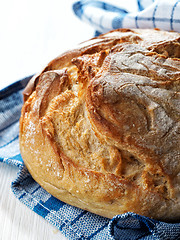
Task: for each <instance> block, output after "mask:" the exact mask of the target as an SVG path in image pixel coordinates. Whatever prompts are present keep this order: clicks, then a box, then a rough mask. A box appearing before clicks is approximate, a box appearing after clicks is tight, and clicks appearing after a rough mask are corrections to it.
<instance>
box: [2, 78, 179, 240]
mask: <svg viewBox="0 0 180 240" xmlns="http://www.w3.org/2000/svg"><path fill="white" fill-rule="evenodd" d="M29 79H30V78H26V79H24V80H22V81H18V82H16V83H14V84H13V85H11V86H9V87H7V88H6V89H4V90H2V91H0V162H4V163H7V164H10V165H15V166H17V167H18V168H19V172H18V175H17V177H16V179H15V180H14V181H13V182H12V191H13V192H14V194H15V196H16V197H17V198H18V199H19V200H20V201H21V202H22V203H24V204H25V205H26V206H27V207H29V208H30V209H32V210H33V211H34V212H36V213H37V214H39V215H40V216H42V217H43V218H45V219H46V220H47V221H48V222H49V223H51V224H53V225H54V226H55V227H57V228H58V229H59V230H60V231H61V232H62V233H63V234H64V235H65V236H66V237H67V238H68V239H72V240H76V239H79V240H80V239H89V240H90V239H91V240H95V239H96V240H101V239H102V240H103V239H104V240H108V239H121V240H128V239H129V240H135V239H141V240H152V239H159V240H161V239H162V240H166V239H167V240H171V239H174V240H177V239H180V223H176V224H175V223H174V224H173V223H172V224H170V223H164V222H159V221H155V220H152V219H149V218H147V217H143V216H139V215H137V214H134V213H126V214H123V215H118V216H115V217H114V218H113V219H112V220H110V219H107V218H104V217H101V216H98V215H95V214H92V213H90V212H87V211H84V210H82V209H79V208H76V207H73V206H70V205H68V204H66V203H64V202H61V201H59V200H58V199H56V198H54V197H53V196H52V195H50V194H49V193H47V192H46V191H45V190H44V189H43V188H42V187H41V186H40V185H39V184H38V183H36V182H35V181H34V180H33V179H32V177H31V175H30V174H29V172H28V170H27V168H26V167H25V165H24V163H23V160H22V158H21V155H20V151H19V117H20V113H21V107H22V104H23V99H22V89H23V88H24V86H25V85H26V83H27V82H28V80H29Z"/></svg>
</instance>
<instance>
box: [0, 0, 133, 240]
mask: <svg viewBox="0 0 180 240" xmlns="http://www.w3.org/2000/svg"><path fill="white" fill-rule="evenodd" d="M73 2H74V1H73V0H66V1H62V0H51V1H50V0H6V1H2V0H1V5H0V89H2V88H4V87H6V86H7V85H9V84H11V83H13V82H15V81H17V80H19V79H21V78H24V77H26V76H29V75H32V74H34V73H36V72H39V71H40V70H41V69H42V68H43V67H44V66H45V65H46V64H47V63H48V62H49V61H50V60H52V59H53V58H54V57H56V56H57V55H59V54H60V53H62V52H64V51H65V50H67V49H70V48H72V47H73V46H75V45H76V44H78V43H80V42H82V41H84V40H87V39H89V38H91V37H93V34H94V29H92V28H91V27H90V26H89V25H87V24H85V23H82V22H81V21H80V20H79V19H78V18H77V17H76V16H75V15H74V13H73V11H72V3H73ZM109 2H111V3H113V2H118V4H119V5H121V4H122V5H125V6H127V7H129V8H130V9H131V10H133V9H135V8H136V7H135V6H136V4H135V1H133V0H132V1H131V0H126V1H124V0H117V1H115V0H112V1H109ZM17 170H18V169H17V168H16V167H11V166H9V165H6V164H2V163H0V240H49V239H50V240H51V239H52V240H54V239H62V240H63V239H65V238H64V237H63V236H62V234H61V233H60V232H59V231H58V230H57V229H55V228H54V227H53V226H51V225H50V224H49V223H48V222H47V221H45V220H44V219H43V218H42V217H40V216H39V215H37V214H35V213H34V212H33V211H31V210H30V209H28V208H27V207H26V206H24V205H23V204H21V203H20V202H19V201H18V200H17V199H16V198H15V197H14V195H13V194H12V192H11V189H10V184H11V182H12V180H13V179H14V178H15V176H16V173H17Z"/></svg>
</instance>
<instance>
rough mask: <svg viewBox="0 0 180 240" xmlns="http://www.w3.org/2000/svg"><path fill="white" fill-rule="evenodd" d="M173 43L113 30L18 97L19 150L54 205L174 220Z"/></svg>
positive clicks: (178, 66) (176, 68) (151, 33)
mask: <svg viewBox="0 0 180 240" xmlns="http://www.w3.org/2000/svg"><path fill="white" fill-rule="evenodd" d="M179 39H180V35H179V34H178V33H170V32H163V31H160V30H137V29H134V30H130V29H119V30H115V31H111V32H109V33H107V34H104V35H101V36H99V37H98V38H95V39H92V40H90V41H87V42H85V43H82V44H81V45H79V47H78V48H77V49H75V50H72V51H68V52H66V53H64V54H62V55H61V56H59V57H57V58H56V59H54V60H53V61H52V62H50V63H49V64H48V65H47V66H46V67H45V68H44V70H43V71H42V72H41V73H40V74H38V75H37V76H35V77H34V79H33V80H32V81H31V83H30V84H29V85H28V87H27V88H26V90H25V93H24V94H25V96H26V97H25V100H26V101H25V103H24V106H23V108H22V115H21V119H20V149H21V154H22V157H23V159H24V162H25V164H26V166H27V168H28V170H29V171H30V173H31V174H32V176H33V178H34V179H35V180H36V181H37V182H38V183H39V184H40V185H42V186H43V187H44V188H45V189H46V190H47V191H49V192H50V193H51V194H53V195H54V196H55V197H57V198H59V199H60V200H62V201H65V202H67V203H69V204H72V205H74V206H77V207H80V208H83V209H86V210H88V211H91V212H94V213H97V214H99V215H102V216H105V217H109V218H112V217H113V216H114V215H116V214H121V213H124V212H127V211H132V212H136V213H139V214H142V215H145V216H148V217H152V218H156V219H160V220H166V221H170V220H178V219H180V189H179V185H180V177H179V175H180V148H179V146H180V135H179V133H180V121H179V120H180V105H179V103H180V95H179V89H180V84H179V81H180V60H179V57H180V43H179V41H180V40H179Z"/></svg>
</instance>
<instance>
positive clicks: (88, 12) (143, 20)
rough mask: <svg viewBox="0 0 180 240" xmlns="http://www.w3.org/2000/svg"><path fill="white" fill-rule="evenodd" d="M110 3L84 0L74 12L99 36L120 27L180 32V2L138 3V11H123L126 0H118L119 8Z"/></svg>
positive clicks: (150, 1)
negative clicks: (124, 0) (122, 4)
mask: <svg viewBox="0 0 180 240" xmlns="http://www.w3.org/2000/svg"><path fill="white" fill-rule="evenodd" d="M131 1H133V0H131ZM134 1H135V0H134ZM108 2H110V1H96V0H84V1H83V0H82V1H78V2H75V3H74V5H73V10H74V12H75V14H76V15H77V16H78V17H79V18H80V19H81V20H82V21H84V22H87V23H88V24H90V25H91V26H93V27H94V29H95V30H96V31H97V32H96V35H98V34H100V33H105V32H107V31H109V30H112V29H117V28H160V29H164V30H168V31H169V30H174V31H177V32H180V0H156V1H155V0H137V8H138V10H139V11H137V12H129V11H128V9H127V8H126V9H124V8H122V7H121V3H122V2H123V0H117V4H116V5H112V4H110V3H108ZM113 2H115V1H113ZM129 2H130V1H129Z"/></svg>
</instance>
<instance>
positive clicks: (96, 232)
mask: <svg viewBox="0 0 180 240" xmlns="http://www.w3.org/2000/svg"><path fill="white" fill-rule="evenodd" d="M108 224H109V222H108V223H105V224H104V225H103V226H102V227H100V228H99V229H98V230H97V231H95V232H93V233H92V234H91V235H90V236H89V237H87V238H86V239H92V238H93V237H94V236H96V235H97V234H98V233H100V232H101V231H102V230H103V229H104V228H105V227H107V226H108Z"/></svg>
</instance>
